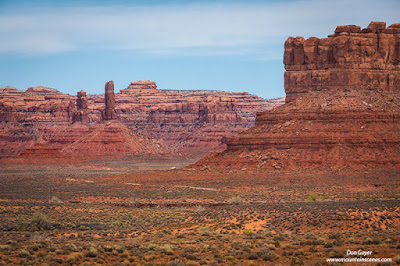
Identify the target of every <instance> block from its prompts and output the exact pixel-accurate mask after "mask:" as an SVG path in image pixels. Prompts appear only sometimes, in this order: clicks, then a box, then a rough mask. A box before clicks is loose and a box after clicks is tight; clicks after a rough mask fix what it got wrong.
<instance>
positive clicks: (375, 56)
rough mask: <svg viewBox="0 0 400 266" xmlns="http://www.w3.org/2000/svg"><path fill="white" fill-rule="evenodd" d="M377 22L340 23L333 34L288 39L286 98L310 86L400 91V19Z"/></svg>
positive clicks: (286, 44) (285, 60)
mask: <svg viewBox="0 0 400 266" xmlns="http://www.w3.org/2000/svg"><path fill="white" fill-rule="evenodd" d="M385 27H386V23H384V22H371V23H370V25H369V26H368V28H366V29H363V30H361V28H360V27H358V26H354V25H348V26H339V27H337V28H336V30H335V34H333V35H330V36H329V37H328V38H324V39H318V38H315V37H311V38H309V39H307V40H305V39H304V38H302V37H296V38H292V37H290V38H288V39H287V41H286V42H285V54H284V60H283V62H284V64H285V69H286V72H285V91H286V96H287V97H286V102H290V101H293V100H294V99H296V98H297V97H299V96H300V95H301V94H303V93H305V92H308V91H311V90H313V91H321V90H334V89H339V90H343V89H357V90H366V89H378V90H385V91H397V92H398V91H399V88H400V71H399V70H400V66H399V62H400V49H399V47H400V25H399V24H393V25H391V26H389V27H388V28H387V29H386V28H385Z"/></svg>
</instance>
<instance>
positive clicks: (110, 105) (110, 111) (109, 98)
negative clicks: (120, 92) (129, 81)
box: [103, 81, 115, 120]
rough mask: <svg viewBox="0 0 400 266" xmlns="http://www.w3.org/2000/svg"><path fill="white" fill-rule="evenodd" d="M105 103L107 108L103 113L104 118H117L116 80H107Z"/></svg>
mask: <svg viewBox="0 0 400 266" xmlns="http://www.w3.org/2000/svg"><path fill="white" fill-rule="evenodd" d="M104 103H105V109H104V113H103V120H113V119H115V95H114V81H108V82H106V85H105V94H104Z"/></svg>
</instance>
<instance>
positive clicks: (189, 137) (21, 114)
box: [0, 80, 284, 157]
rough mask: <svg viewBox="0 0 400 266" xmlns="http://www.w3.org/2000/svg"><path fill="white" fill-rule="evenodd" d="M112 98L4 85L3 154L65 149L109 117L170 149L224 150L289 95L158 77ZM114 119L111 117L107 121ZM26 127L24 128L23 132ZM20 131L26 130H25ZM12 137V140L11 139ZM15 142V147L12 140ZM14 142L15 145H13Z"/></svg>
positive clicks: (0, 106) (0, 98) (0, 94)
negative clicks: (193, 87) (193, 85)
mask: <svg viewBox="0 0 400 266" xmlns="http://www.w3.org/2000/svg"><path fill="white" fill-rule="evenodd" d="M105 87H106V88H105V89H106V91H109V92H110V93H109V95H110V96H111V97H110V98H109V99H110V101H109V104H108V107H107V108H106V106H105V103H106V102H107V101H105V97H104V96H102V95H87V96H86V93H85V92H83V91H81V92H78V94H77V96H70V95H68V94H62V93H60V92H58V91H56V90H54V89H45V88H44V87H41V89H37V88H36V89H30V90H29V92H27V91H20V90H17V89H15V88H11V87H5V88H1V89H0V118H1V120H0V121H1V126H2V127H3V131H2V132H1V133H2V134H1V135H0V143H3V144H4V146H2V147H7V148H3V149H2V152H1V153H0V157H5V156H16V155H17V154H19V153H20V152H21V151H23V150H24V149H26V148H27V147H30V146H31V145H32V141H33V142H35V141H41V142H43V143H47V144H49V145H51V146H52V147H55V148H57V149H59V150H61V151H63V149H64V148H65V147H67V146H70V145H72V144H73V143H74V142H75V141H77V140H78V139H79V138H80V137H81V136H84V135H86V134H90V132H92V130H93V128H94V127H96V125H97V124H98V123H99V122H101V121H102V120H103V118H106V112H105V110H106V109H107V110H109V111H108V112H107V119H110V118H111V119H115V120H117V121H119V122H122V123H123V124H124V125H126V126H127V127H128V128H129V129H131V130H132V131H133V132H136V133H138V134H139V135H141V136H142V137H143V138H145V139H150V140H156V141H157V142H158V143H159V144H162V145H165V146H167V147H168V148H169V149H170V151H171V152H174V153H181V154H188V155H192V154H195V155H201V154H207V153H209V152H211V151H216V150H223V149H224V148H225V147H226V141H227V139H229V138H231V137H232V136H234V135H235V134H237V133H238V132H239V131H241V130H244V129H246V128H250V127H252V126H253V125H254V120H255V116H256V112H258V111H263V110H268V109H271V108H273V107H276V106H279V105H281V104H282V103H283V101H284V99H283V98H281V99H273V100H264V99H262V98H260V97H257V96H255V95H251V94H248V93H247V92H225V91H177V90H160V89H158V88H157V85H156V83H155V82H153V81H146V80H144V81H143V80H142V81H135V82H132V83H130V84H129V85H128V87H127V88H126V89H121V90H120V92H119V93H116V94H114V99H115V105H114V106H115V113H113V112H112V111H111V110H112V109H113V108H112V106H113V103H112V93H111V91H113V86H112V84H111V83H107V84H106V86H105ZM107 121H109V120H107ZM21 129H23V130H21ZM19 132H24V134H21V133H19ZM11 139H12V142H10V140H11ZM10 143H12V145H11V144H10ZM9 144H10V145H9Z"/></svg>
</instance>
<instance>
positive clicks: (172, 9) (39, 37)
mask: <svg viewBox="0 0 400 266" xmlns="http://www.w3.org/2000/svg"><path fill="white" fill-rule="evenodd" d="M399 12H400V2H399V1H397V0H387V1H381V0H354V1H348V0H337V1H331V0H327V1H317V0H309V1H306V0H304V1H293V2H284V3H279V2H277V3H258V4H250V5H246V4H212V3H207V4H203V5H200V4H186V5H160V6H147V7H146V6H108V7H104V6H102V7H95V6H86V7H78V6H77V7H68V8H61V7H48V8H37V9H29V10H24V9H19V10H18V9H17V10H15V9H13V10H10V11H9V12H7V10H3V13H2V14H1V15H0V36H1V37H0V52H17V53H23V54H30V55H43V54H54V53H60V52H65V51H77V50H82V51H85V50H89V49H90V50H92V49H99V50H137V51H140V52H146V53H152V54H158V55H226V54H233V55H234V54H236V55H246V54H247V55H256V56H259V57H260V58H264V57H266V58H274V57H276V56H274V55H275V54H279V56H281V53H282V51H281V50H282V46H283V41H284V40H285V39H286V38H287V37H288V36H289V35H295V36H304V37H310V36H311V35H313V36H318V37H325V36H326V35H327V34H330V33H332V32H333V30H334V27H335V26H336V25H344V24H358V25H361V26H364V27H365V26H367V24H368V23H369V21H371V20H381V21H386V22H388V23H389V24H390V23H394V22H399V21H395V20H396V19H398V14H399ZM262 46H265V52H264V53H263V52H262V49H260V47H262Z"/></svg>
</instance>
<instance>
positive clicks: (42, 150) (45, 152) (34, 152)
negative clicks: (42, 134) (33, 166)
mask: <svg viewBox="0 0 400 266" xmlns="http://www.w3.org/2000/svg"><path fill="white" fill-rule="evenodd" d="M19 157H20V158H24V159H37V160H41V159H44V158H51V159H55V158H63V157H64V156H63V155H62V154H61V153H60V152H59V151H58V150H57V149H55V148H53V147H49V146H47V145H44V144H35V145H33V146H32V147H30V148H28V149H26V150H25V151H23V152H22V153H21V154H20V155H19Z"/></svg>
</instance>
